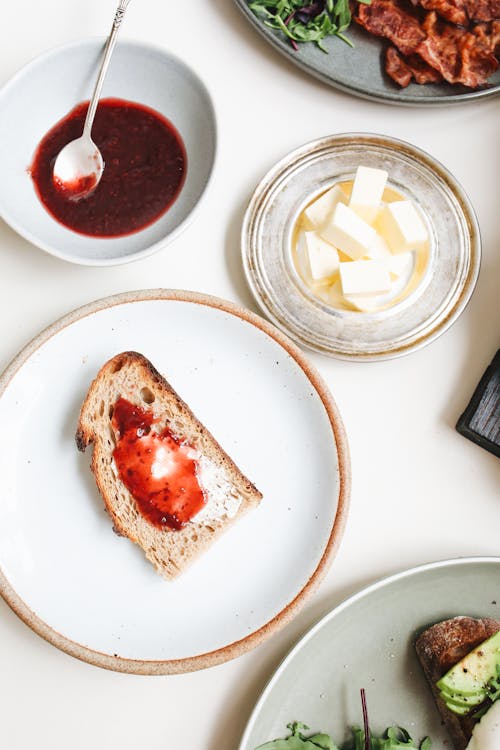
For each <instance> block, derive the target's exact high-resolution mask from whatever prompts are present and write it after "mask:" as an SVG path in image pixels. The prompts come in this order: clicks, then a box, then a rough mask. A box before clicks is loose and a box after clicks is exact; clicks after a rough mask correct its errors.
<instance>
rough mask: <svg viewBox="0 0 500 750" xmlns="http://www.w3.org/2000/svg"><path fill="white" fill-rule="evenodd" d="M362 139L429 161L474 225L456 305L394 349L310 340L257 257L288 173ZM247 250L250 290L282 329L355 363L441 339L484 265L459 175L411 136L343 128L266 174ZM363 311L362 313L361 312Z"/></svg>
mask: <svg viewBox="0 0 500 750" xmlns="http://www.w3.org/2000/svg"><path fill="white" fill-rule="evenodd" d="M343 141H345V142H346V143H354V142H357V143H358V144H367V145H368V146H369V145H370V144H376V145H377V146H378V147H380V148H384V147H385V148H388V149H393V150H394V149H395V150H398V151H401V152H402V153H403V154H404V155H405V156H406V157H409V158H411V159H413V160H416V161H417V163H421V164H423V165H424V166H425V167H426V168H427V169H428V170H429V171H430V172H432V173H433V174H434V175H435V176H436V178H437V179H438V180H440V181H441V182H443V183H444V184H445V185H446V187H447V188H448V189H449V190H450V192H451V193H452V194H453V197H454V200H455V201H456V202H457V205H458V207H459V208H460V211H461V213H462V217H463V220H464V222H465V224H466V226H467V229H468V237H469V257H468V261H469V264H468V272H467V274H466V277H465V278H464V280H463V283H462V285H461V288H460V292H459V293H458V294H457V295H455V299H454V303H453V305H451V306H450V305H447V306H446V307H444V308H443V309H442V310H440V311H439V313H435V314H434V315H433V316H431V317H430V318H429V319H428V320H427V322H426V324H425V326H423V325H420V326H419V328H418V329H417V331H416V332H415V333H414V335H413V338H409V337H410V335H411V331H410V332H409V333H407V334H406V339H407V340H406V341H403V343H401V344H400V345H398V346H394V347H391V348H388V349H379V350H378V351H373V352H356V353H353V352H348V351H344V350H342V349H341V348H340V347H335V346H334V345H333V344H332V345H331V346H328V347H327V346H322V345H320V344H317V343H316V342H314V341H310V340H309V339H308V338H307V337H305V336H304V335H302V333H301V332H300V331H299V329H298V328H292V327H291V326H289V325H288V321H287V320H284V319H283V317H282V315H281V311H280V310H278V309H277V307H276V305H275V304H274V303H273V301H272V300H271V299H270V298H269V295H268V294H267V293H266V290H265V288H264V286H263V284H262V283H261V280H260V276H261V274H260V271H259V269H258V263H257V261H256V255H257V254H258V253H257V250H256V247H257V244H258V242H259V238H258V236H255V226H256V225H257V224H258V222H259V221H260V219H261V216H262V215H264V214H265V213H266V211H269V201H268V196H269V194H271V193H272V192H273V191H275V190H276V186H277V185H279V184H280V183H281V182H282V181H284V179H285V176H286V175H287V174H288V173H289V172H290V171H291V170H292V168H296V167H297V165H298V164H299V163H300V162H303V161H304V162H306V161H308V160H310V159H312V158H313V156H314V155H315V154H318V153H321V152H325V151H326V150H328V148H329V147H331V148H338V147H339V143H341V142H343ZM241 250H242V259H243V268H244V271H245V276H246V279H247V283H248V285H249V287H250V290H251V292H252V294H253V296H254V298H255V300H256V302H257V304H258V305H259V307H260V309H261V310H262V312H263V313H264V314H265V315H266V316H267V317H268V318H269V319H270V320H271V321H272V322H273V323H274V324H275V325H276V326H278V327H279V328H281V329H282V330H283V331H285V332H286V333H287V334H288V335H289V336H291V337H292V338H293V339H294V340H295V341H296V342H297V343H298V344H300V345H301V346H304V347H306V348H308V349H310V350H312V351H315V352H318V353H320V354H325V355H327V356H330V357H335V358H337V359H343V360H348V361H354V362H373V361H380V360H386V359H395V358H397V357H401V356H404V355H405V354H409V353H410V352H413V351H416V350H418V349H422V348H423V347H424V346H427V344H430V343H431V342H432V341H434V340H435V339H437V338H438V337H439V336H441V334H442V333H444V332H445V331H446V330H447V329H448V328H449V327H450V326H451V325H452V323H454V322H455V320H457V318H458V317H459V316H460V315H461V313H462V312H463V310H464V309H465V307H466V305H467V303H468V302H469V299H470V297H471V295H472V292H473V291H474V288H475V286H476V282H477V279H478V276H479V269H480V265H481V237H480V232H479V225H478V222H477V218H476V215H475V213H474V209H473V207H472V205H471V202H470V200H469V198H468V196H467V194H466V193H465V191H464V190H463V188H462V187H461V185H460V184H459V183H458V182H457V180H456V179H455V178H454V176H453V175H452V174H451V172H449V171H448V170H447V169H446V167H444V166H443V165H442V164H441V163H440V162H439V161H438V160H437V159H434V158H433V157H432V156H430V154H428V153H426V152H425V151H423V150H421V149H419V148H417V147H416V146H413V145H412V144H410V143H407V142H406V141H402V140H400V139H398V138H393V137H392V136H385V135H381V134H378V133H337V134H335V135H329V136H325V137H323V138H319V139H317V140H314V141H310V142H309V143H306V144H304V145H303V146H299V148H297V149H295V150H294V151H291V152H290V153H289V154H287V155H286V156H284V157H283V158H282V159H280V161H278V162H277V163H276V164H275V165H274V166H273V167H271V169H270V170H269V171H268V172H267V174H265V175H264V177H263V178H262V179H261V181H260V182H259V184H258V185H257V187H256V188H255V190H254V192H253V194H252V197H251V198H250V202H249V204H248V208H247V210H246V212H245V216H244V219H243V225H242V230H241ZM361 314H362V313H361Z"/></svg>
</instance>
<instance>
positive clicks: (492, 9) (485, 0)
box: [464, 0, 500, 21]
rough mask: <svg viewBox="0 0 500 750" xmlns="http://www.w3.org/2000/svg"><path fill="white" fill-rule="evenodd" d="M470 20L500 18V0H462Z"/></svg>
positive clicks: (493, 19) (494, 19)
mask: <svg viewBox="0 0 500 750" xmlns="http://www.w3.org/2000/svg"><path fill="white" fill-rule="evenodd" d="M464 1H465V8H466V10H467V15H468V17H469V19H470V20H471V21H496V20H499V19H500V0H464Z"/></svg>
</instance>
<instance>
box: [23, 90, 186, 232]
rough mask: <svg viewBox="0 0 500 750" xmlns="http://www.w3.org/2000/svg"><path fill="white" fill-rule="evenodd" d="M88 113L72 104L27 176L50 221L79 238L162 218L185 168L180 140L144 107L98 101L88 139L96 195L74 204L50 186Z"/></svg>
mask: <svg viewBox="0 0 500 750" xmlns="http://www.w3.org/2000/svg"><path fill="white" fill-rule="evenodd" d="M87 109H88V102H84V103H82V104H79V105H78V106H77V107H75V108H74V109H73V110H72V111H71V112H70V113H69V114H68V115H66V117H64V118H63V119H62V120H60V121H59V122H58V123H56V125H54V127H53V128H52V129H51V130H49V132H48V133H47V134H46V135H45V136H44V137H43V138H42V140H41V142H40V144H39V145H38V148H37V150H36V153H35V156H34V159H33V164H32V165H31V167H30V169H29V172H30V174H31V177H32V179H33V183H34V185H35V189H36V192H37V194H38V197H39V199H40V201H41V202H42V203H43V205H44V206H45V208H46V209H47V211H48V212H49V213H50V214H51V215H52V216H53V217H54V218H55V219H57V221H59V222H60V223H61V224H64V226H66V227H68V229H72V230H73V231H75V232H79V233H80V234H85V235H90V236H92V237H121V236H124V235H127V234H132V233H133V232H138V231H139V230H140V229H144V228H145V227H147V226H149V225H150V224H152V223H153V222H154V221H156V219H158V218H159V217H160V216H162V214H164V213H165V211H166V210H167V209H168V208H170V206H171V205H172V204H173V203H174V201H175V200H176V198H177V196H178V195H179V193H180V191H181V189H182V186H183V184H184V178H185V175H186V168H187V158H186V151H185V148H184V144H183V142H182V139H181V137H180V135H179V133H178V132H177V130H176V129H175V128H174V126H173V125H172V123H171V122H170V121H169V120H167V119H166V118H165V117H163V116H162V115H160V113H159V112H156V111H155V110H153V109H150V108H149V107H145V106H143V105H142V104H136V103H135V102H128V101H125V100H123V99H101V101H100V102H99V106H98V108H97V112H96V116H95V120H94V125H93V127H92V139H93V141H94V143H95V144H96V146H97V147H98V148H99V150H100V152H101V154H102V157H103V159H104V172H103V173H102V177H101V180H100V182H99V184H98V185H97V187H96V189H95V190H94V191H93V192H91V193H90V194H89V195H86V196H85V197H83V198H80V199H78V195H77V194H76V195H72V194H70V195H68V193H67V192H66V191H64V190H61V189H60V187H58V186H57V185H56V184H55V182H54V176H53V169H54V162H55V160H56V157H57V155H58V154H59V152H60V151H61V149H62V148H63V147H64V146H66V144H68V143H70V141H73V140H74V139H75V138H79V137H80V136H81V134H82V132H83V123H84V121H85V115H86V114H87ZM77 192H78V191H77ZM75 198H76V200H75Z"/></svg>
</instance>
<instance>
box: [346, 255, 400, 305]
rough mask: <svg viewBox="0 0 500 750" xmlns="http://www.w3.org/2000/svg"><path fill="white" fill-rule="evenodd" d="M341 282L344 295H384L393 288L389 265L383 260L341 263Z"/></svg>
mask: <svg viewBox="0 0 500 750" xmlns="http://www.w3.org/2000/svg"><path fill="white" fill-rule="evenodd" d="M339 271H340V282H341V284H342V292H343V294H344V295H346V296H347V295H351V294H354V295H364V294H372V295H375V294H383V293H384V292H388V291H389V290H390V288H391V277H390V274H389V269H388V267H387V263H386V262H385V261H383V260H356V261H354V262H352V263H340V265H339Z"/></svg>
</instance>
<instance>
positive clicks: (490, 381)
mask: <svg viewBox="0 0 500 750" xmlns="http://www.w3.org/2000/svg"><path fill="white" fill-rule="evenodd" d="M457 430H458V432H459V433H460V434H461V435H464V437H466V438H469V440H472V441H473V442H474V443H477V444H478V445H480V446H481V447H482V448H485V449H486V450H487V451H490V452H491V453H494V454H495V456H500V349H499V350H498V351H497V353H496V355H495V357H494V359H493V362H492V363H491V364H490V366H489V367H488V369H487V370H486V372H485V373H484V375H483V377H482V378H481V381H480V383H479V385H478V387H477V388H476V390H475V391H474V395H473V396H472V398H471V400H470V403H469V405H468V406H467V408H466V410H465V411H464V413H463V414H462V416H461V417H460V419H459V420H458V422H457Z"/></svg>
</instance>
